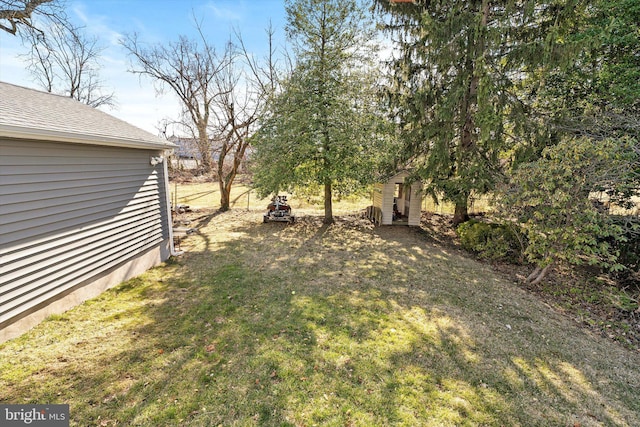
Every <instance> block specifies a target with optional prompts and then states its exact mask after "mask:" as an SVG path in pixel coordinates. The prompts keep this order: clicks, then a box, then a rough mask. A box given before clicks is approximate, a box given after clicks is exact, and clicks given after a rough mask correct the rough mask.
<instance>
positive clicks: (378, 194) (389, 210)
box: [367, 170, 422, 226]
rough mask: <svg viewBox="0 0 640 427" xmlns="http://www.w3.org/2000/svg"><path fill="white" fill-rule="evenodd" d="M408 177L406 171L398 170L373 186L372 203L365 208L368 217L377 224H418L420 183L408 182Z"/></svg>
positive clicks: (419, 216)
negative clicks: (384, 180)
mask: <svg viewBox="0 0 640 427" xmlns="http://www.w3.org/2000/svg"><path fill="white" fill-rule="evenodd" d="M408 177H409V172H408V171H406V170H405V171H400V172H398V173H396V174H395V175H393V176H392V177H391V178H389V180H387V181H386V182H384V183H378V184H376V185H375V186H374V189H373V205H372V206H370V207H369V209H367V216H368V217H369V219H371V220H372V221H374V222H375V223H376V224H378V225H392V224H403V225H412V226H419V225H420V218H421V214H422V212H421V205H422V203H421V202H422V194H421V190H422V183H421V182H420V181H414V182H412V183H408V181H407V178H408Z"/></svg>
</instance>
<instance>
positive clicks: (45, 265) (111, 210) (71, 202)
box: [0, 140, 169, 329]
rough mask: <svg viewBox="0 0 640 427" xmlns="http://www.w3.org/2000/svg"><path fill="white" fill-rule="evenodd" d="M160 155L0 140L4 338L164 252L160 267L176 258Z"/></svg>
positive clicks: (0, 306) (0, 323) (0, 273)
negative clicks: (30, 317)
mask: <svg viewBox="0 0 640 427" xmlns="http://www.w3.org/2000/svg"><path fill="white" fill-rule="evenodd" d="M158 154H160V153H159V152H157V151H154V150H137V149H127V148H117V147H101V146H90V145H76V144H62V143H50V142H46V143H45V142H38V141H18V140H1V141H0V184H1V185H0V217H1V218H2V220H1V221H0V329H2V328H4V327H5V326H7V325H8V324H10V323H13V322H15V321H16V320H17V319H20V318H21V317H24V316H25V315H26V314H29V313H31V312H33V311H35V310H38V309H40V308H41V307H42V306H43V305H47V304H50V303H52V302H53V301H56V300H58V299H60V298H61V297H63V296H65V295H68V294H69V293H71V292H74V291H76V290H77V288H78V287H79V286H86V285H88V284H91V283H92V281H93V280H94V279H96V280H97V278H101V280H104V278H105V277H107V276H108V274H109V272H111V271H115V270H117V269H122V268H123V266H125V265H126V264H127V263H131V262H132V260H136V259H140V257H141V256H145V254H148V253H150V252H154V251H158V248H163V247H164V248H165V249H162V250H161V251H160V252H161V253H160V254H158V255H154V256H153V258H154V259H156V258H157V261H154V262H155V263H157V262H159V261H162V260H164V259H166V258H167V257H168V253H167V252H168V244H167V242H168V239H169V232H168V229H167V227H168V225H167V224H168V214H169V213H168V212H167V208H166V203H165V200H166V193H165V188H164V185H163V182H164V171H163V165H162V164H159V165H156V166H151V165H150V163H149V159H150V156H151V155H158ZM126 270H129V268H128V267H127V268H126ZM133 270H134V269H131V271H133ZM137 273H138V274H139V271H138V272H137ZM125 276H126V275H125ZM122 277H124V276H122ZM127 278H128V277H127ZM114 284H116V283H112V284H108V285H107V286H110V285H114Z"/></svg>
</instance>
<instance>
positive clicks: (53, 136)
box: [0, 125, 177, 150]
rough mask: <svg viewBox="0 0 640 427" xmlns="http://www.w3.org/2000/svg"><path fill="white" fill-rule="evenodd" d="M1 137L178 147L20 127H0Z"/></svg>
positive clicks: (116, 145) (154, 148) (147, 148)
mask: <svg viewBox="0 0 640 427" xmlns="http://www.w3.org/2000/svg"><path fill="white" fill-rule="evenodd" d="M0 137H5V138H14V139H30V140H36V141H52V142H67V143H71V144H85V145H104V146H109V147H124V148H137V149H144V150H172V149H174V148H176V147H177V146H176V145H175V144H173V143H171V142H169V141H167V142H152V141H144V140H139V139H130V138H115V137H112V136H102V135H79V134H74V133H69V132H59V131H51V130H44V129H25V128H23V127H19V126H11V125H0Z"/></svg>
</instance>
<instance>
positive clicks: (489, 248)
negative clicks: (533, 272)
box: [456, 220, 524, 264]
mask: <svg viewBox="0 0 640 427" xmlns="http://www.w3.org/2000/svg"><path fill="white" fill-rule="evenodd" d="M456 231H457V233H458V236H460V243H461V245H462V247H463V248H464V249H465V250H467V251H470V252H474V253H476V254H478V255H479V256H480V257H481V258H485V259H490V260H494V261H497V260H500V261H508V262H512V263H518V264H520V263H522V261H523V249H524V248H523V236H522V235H519V234H516V233H518V232H517V231H516V230H515V229H514V228H513V226H509V225H506V224H494V223H487V222H480V221H477V220H470V221H467V222H465V223H462V224H460V225H459V226H458V228H457V229H456Z"/></svg>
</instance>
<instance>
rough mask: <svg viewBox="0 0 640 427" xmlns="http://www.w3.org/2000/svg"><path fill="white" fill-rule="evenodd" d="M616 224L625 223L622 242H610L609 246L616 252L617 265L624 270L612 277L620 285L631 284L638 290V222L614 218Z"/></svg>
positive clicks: (639, 286) (639, 274)
mask: <svg viewBox="0 0 640 427" xmlns="http://www.w3.org/2000/svg"><path fill="white" fill-rule="evenodd" d="M614 221H615V222H616V223H625V224H623V226H624V227H625V228H626V229H628V230H629V231H627V233H625V236H624V240H622V239H621V240H617V241H616V240H612V241H610V244H611V245H612V246H613V249H614V250H615V251H617V252H618V263H620V264H621V265H622V266H624V268H623V269H622V270H620V271H618V272H615V274H614V276H615V277H616V279H617V280H618V281H620V283H622V284H624V285H627V284H633V285H635V286H636V287H638V288H640V282H639V279H640V232H639V231H640V220H638V219H636V220H634V219H632V218H628V217H614Z"/></svg>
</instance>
